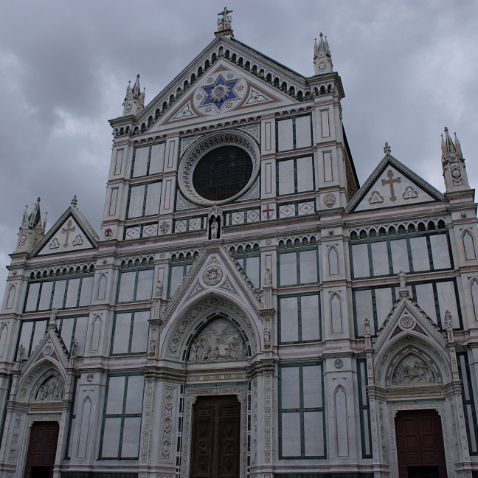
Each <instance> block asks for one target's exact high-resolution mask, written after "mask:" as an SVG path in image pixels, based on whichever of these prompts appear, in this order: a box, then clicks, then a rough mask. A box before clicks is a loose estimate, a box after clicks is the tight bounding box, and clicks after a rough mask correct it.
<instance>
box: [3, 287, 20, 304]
mask: <svg viewBox="0 0 478 478" xmlns="http://www.w3.org/2000/svg"><path fill="white" fill-rule="evenodd" d="M16 292H17V288H16V287H15V286H14V285H13V284H12V285H11V286H10V288H9V289H8V295H7V302H6V304H5V308H6V309H13V304H14V303H15V295H16Z"/></svg>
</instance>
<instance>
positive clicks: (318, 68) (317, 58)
mask: <svg viewBox="0 0 478 478" xmlns="http://www.w3.org/2000/svg"><path fill="white" fill-rule="evenodd" d="M319 38H320V40H319V43H318V44H317V38H316V39H315V42H314V67H315V68H314V69H315V74H316V75H320V74H321V73H330V72H332V71H333V64H332V55H331V54H330V48H329V43H328V41H327V37H326V36H324V34H323V33H322V32H320V34H319Z"/></svg>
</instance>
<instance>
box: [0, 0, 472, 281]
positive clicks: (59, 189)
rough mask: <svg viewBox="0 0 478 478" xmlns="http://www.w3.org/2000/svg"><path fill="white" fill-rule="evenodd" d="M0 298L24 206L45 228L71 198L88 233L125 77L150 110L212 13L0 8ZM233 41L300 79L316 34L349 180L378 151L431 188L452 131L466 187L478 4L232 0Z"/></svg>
mask: <svg viewBox="0 0 478 478" xmlns="http://www.w3.org/2000/svg"><path fill="white" fill-rule="evenodd" d="M2 3H3V8H2V15H1V18H0V92H1V107H0V111H1V116H0V121H1V125H0V161H1V166H2V169H1V171H2V173H1V175H0V204H1V206H0V233H1V234H0V284H1V285H0V288H1V289H2V290H3V284H4V279H5V276H6V273H5V272H6V271H5V265H6V264H8V262H9V257H8V254H9V253H10V252H12V251H13V249H14V247H15V244H16V233H17V230H18V225H19V222H20V219H21V215H22V212H23V209H24V207H25V204H27V203H28V204H30V205H32V204H33V202H34V200H35V198H36V197H37V196H41V197H42V207H43V210H44V211H45V210H47V211H48V216H49V225H50V226H51V225H52V224H53V222H54V221H55V220H56V219H57V218H58V216H59V215H60V214H61V213H62V212H63V211H64V210H65V209H66V208H67V206H68V205H69V202H70V200H71V198H72V196H73V195H74V194H77V195H78V198H79V208H80V210H81V211H82V212H83V213H84V214H85V215H86V216H87V217H88V218H89V220H90V222H91V223H92V224H93V225H94V226H95V227H98V225H99V223H100V220H101V213H102V210H103V200H104V198H103V195H104V191H105V184H106V178H107V169H108V164H109V156H110V147H111V130H110V127H109V125H108V123H107V120H108V119H109V118H113V117H116V116H118V115H119V114H120V113H121V103H122V100H123V96H124V91H125V87H126V85H127V82H128V80H130V79H134V77H135V75H136V73H137V72H139V73H141V81H142V84H143V85H144V86H146V102H148V101H149V100H151V99H152V98H153V97H154V96H155V95H156V94H157V93H158V92H159V91H160V90H161V88H162V87H164V86H165V85H166V84H167V83H168V82H169V81H170V80H171V79H172V78H173V77H174V76H175V75H176V74H177V73H178V72H179V71H180V70H181V69H182V68H183V67H184V66H186V65H187V64H188V63H189V62H190V61H191V60H192V59H193V58H194V56H195V55H196V54H198V53H199V52H200V51H201V50H202V48H204V47H205V46H206V45H207V44H208V43H209V42H210V41H211V40H212V39H213V32H214V30H215V27H216V13H217V12H219V11H220V10H221V9H222V8H223V7H224V5H223V3H219V2H218V1H216V0H213V1H208V2H206V1H202V2H197V1H193V0H187V1H183V2H170V1H152V0H148V1H138V2H131V1H128V2H126V1H123V0H115V1H111V0H107V1H105V0H103V1H101V2H94V1H84V2H73V1H70V2H65V1H63V0H50V1H48V0H46V1H42V2H37V1H34V0H32V1H18V2H8V6H7V2H2ZM228 6H229V7H231V8H232V9H233V10H234V12H233V27H234V30H235V35H236V38H237V39H239V40H240V41H242V42H244V43H246V44H248V45H250V46H252V47H254V48H256V49H257V50H259V51H261V52H263V53H265V54H267V55H269V56H270V57H272V58H274V59H275V60H277V61H279V62H281V63H283V64H285V65H287V66H289V67H291V68H293V69H295V70H297V71H298V72H300V73H302V74H304V75H312V74H313V65H312V46H313V41H314V38H315V37H316V36H318V35H319V33H320V32H321V31H323V32H324V33H325V34H327V36H328V39H329V44H330V47H331V50H332V56H333V61H334V67H335V69H336V71H338V72H339V73H340V75H341V76H342V80H343V82H344V87H345V92H346V98H345V99H344V101H343V108H344V112H343V116H344V123H345V127H346V132H347V136H348V140H349V143H350V146H351V149H352V154H353V157H354V160H355V164H356V168H357V172H358V175H359V178H360V181H361V182H363V181H364V180H365V179H366V177H367V176H368V174H369V173H370V172H371V171H372V170H373V168H374V167H375V166H376V164H377V163H378V162H379V161H380V159H381V158H382V155H383V152H382V146H383V144H384V142H385V141H388V142H389V143H390V144H391V146H392V154H394V155H395V156H396V157H397V158H398V159H399V160H401V161H402V162H404V163H405V164H406V165H407V166H409V167H411V168H412V169H413V170H415V171H416V172H417V173H418V174H420V175H422V176H423V177H424V178H425V179H426V180H428V181H430V182H431V183H432V184H433V185H434V186H435V187H437V188H438V189H440V190H443V184H442V178H441V166H440V133H441V131H442V129H443V127H444V126H445V125H447V126H448V127H449V128H450V130H451V131H457V133H458V135H459V138H460V140H461V143H462V148H463V151H464V155H465V157H466V158H467V160H468V161H467V166H468V174H469V179H470V183H471V184H472V186H473V185H478V164H477V162H476V160H475V158H476V156H477V151H478V135H477V134H476V125H477V124H478V109H477V106H478V104H477V103H478V101H477V99H478V94H477V92H476V86H475V85H476V75H477V73H478V72H477V70H478V49H477V48H476V45H478V32H477V29H476V19H477V14H478V3H477V2H474V1H471V0H469V1H466V0H464V1H462V2H460V5H459V8H458V7H457V4H455V3H453V2H430V1H429V2H414V1H406V0H401V1H384V2H375V1H372V0H368V1H367V0H346V1H341V2H334V3H333V4H331V2H325V1H322V0H301V1H300V2H295V3H292V2H290V1H285V0H268V1H261V2H257V1H252V0H241V1H239V0H235V1H232V2H230V3H229V4H228Z"/></svg>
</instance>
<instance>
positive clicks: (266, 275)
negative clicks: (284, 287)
mask: <svg viewBox="0 0 478 478" xmlns="http://www.w3.org/2000/svg"><path fill="white" fill-rule="evenodd" d="M264 285H265V286H266V287H270V286H271V285H272V272H271V270H270V269H269V268H267V269H266V271H265V273H264Z"/></svg>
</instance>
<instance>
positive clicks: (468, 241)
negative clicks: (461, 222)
mask: <svg viewBox="0 0 478 478" xmlns="http://www.w3.org/2000/svg"><path fill="white" fill-rule="evenodd" d="M461 240H462V241H463V250H464V251H465V260H467V261H474V260H475V259H476V250H475V241H474V240H473V236H472V235H471V233H470V231H469V230H468V229H467V230H466V231H465V232H464V233H463V234H462V236H461Z"/></svg>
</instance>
